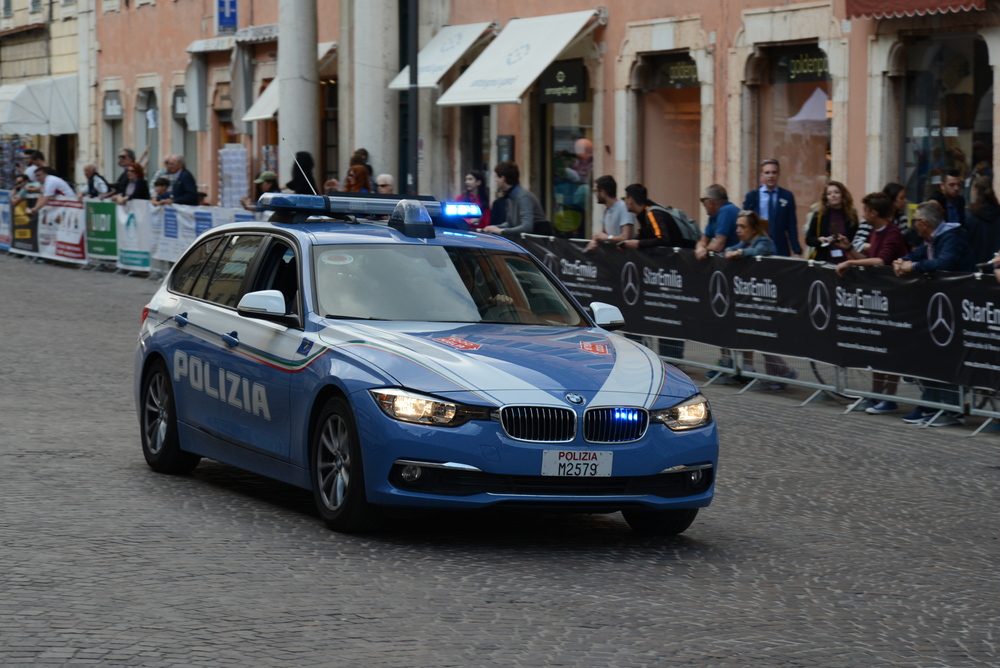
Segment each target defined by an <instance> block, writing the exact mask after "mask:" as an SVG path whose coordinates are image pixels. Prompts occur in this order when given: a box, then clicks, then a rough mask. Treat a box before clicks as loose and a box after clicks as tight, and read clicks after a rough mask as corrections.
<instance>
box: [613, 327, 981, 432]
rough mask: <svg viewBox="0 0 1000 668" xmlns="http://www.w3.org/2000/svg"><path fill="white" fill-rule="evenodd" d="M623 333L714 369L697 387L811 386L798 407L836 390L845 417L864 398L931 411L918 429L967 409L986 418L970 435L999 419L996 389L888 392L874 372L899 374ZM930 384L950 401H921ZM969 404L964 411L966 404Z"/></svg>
mask: <svg viewBox="0 0 1000 668" xmlns="http://www.w3.org/2000/svg"><path fill="white" fill-rule="evenodd" d="M622 334H623V335H624V336H627V337H628V338H630V339H632V340H635V341H638V342H640V343H642V344H643V345H645V346H646V347H648V348H650V349H651V350H653V351H655V352H657V354H658V355H659V357H660V359H662V360H664V361H665V362H668V363H670V364H673V365H674V366H684V367H689V368H696V369H701V370H704V371H714V372H716V373H715V374H713V376H712V377H711V378H710V379H709V380H708V381H707V382H706V383H704V384H703V385H702V386H701V387H708V386H709V385H711V384H712V383H715V382H717V381H719V380H720V379H722V378H737V377H738V378H741V379H747V378H749V379H750V382H749V383H747V384H746V385H745V386H744V387H743V388H741V389H740V390H739V391H738V392H737V393H736V394H737V395H740V394H743V393H744V392H747V391H748V390H750V389H752V388H753V387H755V386H757V385H758V384H759V383H781V384H783V385H794V386H797V387H804V388H808V389H812V390H814V391H813V393H812V394H811V395H810V396H809V398H808V399H806V400H805V401H803V402H802V403H800V404H798V407H802V406H805V405H807V404H809V403H810V402H812V401H814V400H816V399H818V398H819V397H820V396H821V395H823V394H824V393H826V394H834V395H836V396H837V397H838V398H840V399H841V400H843V401H846V402H849V405H848V407H847V409H846V410H844V411H843V412H842V413H841V414H842V415H847V414H848V413H850V412H852V411H854V410H855V409H856V408H857V407H858V406H859V405H860V404H861V402H862V401H864V400H865V399H873V400H876V401H892V402H898V403H901V404H907V405H912V406H919V407H921V408H927V409H931V410H934V411H935V413H934V415H933V416H932V417H931V418H930V419H929V420H927V421H926V422H924V423H923V424H921V425H920V426H919V428H920V429H924V428H927V427H929V426H931V425H932V424H933V423H934V422H935V421H937V420H938V419H939V418H940V417H941V416H942V415H943V414H944V413H945V411H951V412H955V413H959V414H966V413H968V414H969V415H975V416H979V417H985V418H987V419H986V421H985V422H983V424H981V425H980V426H979V427H978V428H977V429H976V430H975V431H974V432H973V433H972V434H969V435H968V437H969V438H971V437H972V436H976V435H978V434H979V433H980V432H982V431H983V430H984V429H986V428H987V427H988V426H989V425H990V424H992V423H993V422H1000V393H998V392H997V391H994V390H989V389H985V388H967V387H962V386H957V389H955V390H951V389H950V388H944V389H943V388H941V387H940V386H942V385H944V384H943V383H941V382H939V381H933V380H930V379H925V378H920V377H912V376H902V377H900V378H899V380H898V381H897V382H898V384H897V390H896V394H887V393H885V392H881V391H875V390H874V389H873V387H872V383H873V374H876V373H881V374H883V375H885V376H899V374H893V373H889V372H884V371H877V370H872V369H857V368H848V367H839V366H836V365H833V364H828V363H826V362H819V361H817V360H812V359H808V358H802V357H790V356H779V355H773V354H772V353H763V352H760V351H743V350H728V349H723V348H721V347H719V346H712V345H708V344H705V343H701V342H698V341H692V340H690V339H666V338H660V337H656V336H649V335H640V334H632V333H628V332H622ZM723 350H728V355H726V354H723ZM677 352H680V354H676V353H677ZM744 352H747V353H750V354H753V356H754V362H755V364H754V370H753V371H751V370H748V369H746V368H745V365H744V361H743V354H744ZM765 354H766V355H767V356H768V357H771V358H780V360H781V363H783V364H785V365H787V366H788V367H789V368H793V369H795V370H796V371H797V372H798V374H797V376H796V377H794V378H792V377H787V376H779V375H775V374H769V373H767V372H766V365H767V363H768V361H767V360H765V359H764V357H763V356H764V355H765ZM727 356H728V357H729V358H731V359H732V365H731V366H721V365H720V364H719V360H725V359H726V358H727ZM772 364H775V365H776V362H775V361H773V360H772ZM759 369H764V370H763V371H762V370H759ZM928 382H930V383H936V384H937V385H938V386H939V388H938V389H940V390H941V391H943V392H946V393H950V394H951V395H952V396H953V397H954V401H945V402H935V401H925V400H924V399H923V398H922V396H921V395H922V390H923V388H924V383H928ZM967 404H968V409H967V408H966V405H967ZM987 406H988V408H987Z"/></svg>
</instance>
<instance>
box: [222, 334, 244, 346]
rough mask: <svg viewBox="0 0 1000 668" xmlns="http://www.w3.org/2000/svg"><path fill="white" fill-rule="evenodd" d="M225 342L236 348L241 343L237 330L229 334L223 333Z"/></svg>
mask: <svg viewBox="0 0 1000 668" xmlns="http://www.w3.org/2000/svg"><path fill="white" fill-rule="evenodd" d="M222 340H223V342H224V343H225V344H226V345H227V346H229V347H230V348H235V347H236V346H238V345H240V340H239V338H238V335H237V334H236V332H229V333H228V334H223V335H222Z"/></svg>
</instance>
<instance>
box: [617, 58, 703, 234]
mask: <svg viewBox="0 0 1000 668" xmlns="http://www.w3.org/2000/svg"><path fill="white" fill-rule="evenodd" d="M643 60H644V61H646V63H647V69H646V77H645V86H644V89H643V95H642V142H641V154H642V184H643V185H644V186H646V190H647V191H648V192H649V198H650V199H651V200H653V201H654V202H656V203H657V204H661V205H668V206H673V207H676V208H678V209H680V210H682V211H684V213H686V214H687V215H688V216H690V217H691V218H694V219H696V220H697V218H698V213H699V203H698V201H699V197H700V194H701V193H700V192H699V189H700V184H699V180H700V179H699V176H700V171H701V170H700V167H701V84H700V83H699V81H698V68H697V66H696V65H695V63H694V61H693V60H692V59H691V57H690V56H689V55H688V54H672V55H665V56H652V57H644V58H643ZM625 185H628V184H621V185H620V186H619V190H621V189H622V188H623V187H624V186H625Z"/></svg>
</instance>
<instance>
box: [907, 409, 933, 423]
mask: <svg viewBox="0 0 1000 668" xmlns="http://www.w3.org/2000/svg"><path fill="white" fill-rule="evenodd" d="M936 412H937V411H925V410H924V409H923V408H920V407H919V406H917V407H916V408H914V409H913V412H912V413H907V414H906V415H904V416H903V422H908V423H909V424H923V423H924V422H926V421H927V420H930V419H931V418H932V417H933V416H934V413H936Z"/></svg>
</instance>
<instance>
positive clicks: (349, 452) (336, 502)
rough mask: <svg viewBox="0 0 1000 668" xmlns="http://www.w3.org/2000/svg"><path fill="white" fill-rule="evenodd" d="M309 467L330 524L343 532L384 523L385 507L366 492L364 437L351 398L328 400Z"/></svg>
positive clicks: (322, 513)
mask: <svg viewBox="0 0 1000 668" xmlns="http://www.w3.org/2000/svg"><path fill="white" fill-rule="evenodd" d="M310 460H311V461H310V463H311V466H310V467H309V468H310V470H311V476H312V487H313V496H314V498H315V500H316V509H317V510H318V511H319V514H320V517H322V518H323V521H324V522H326V525H327V526H328V527H330V528H331V529H333V530H334V531H339V532H342V533H368V532H372V531H375V530H376V529H378V527H379V526H380V525H381V523H382V509H381V508H379V507H378V506H375V505H373V504H371V503H368V499H367V498H366V496H365V476H364V468H363V464H362V461H361V441H360V439H359V438H358V429H357V426H356V425H355V424H354V414H353V413H352V412H351V407H350V405H349V404H348V403H347V401H346V400H345V399H343V398H341V397H334V398H332V399H330V400H329V401H327V402H326V405H325V406H324V407H323V411H322V412H321V413H320V416H319V420H317V422H316V431H315V433H314V434H313V439H312V448H311V455H310Z"/></svg>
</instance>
